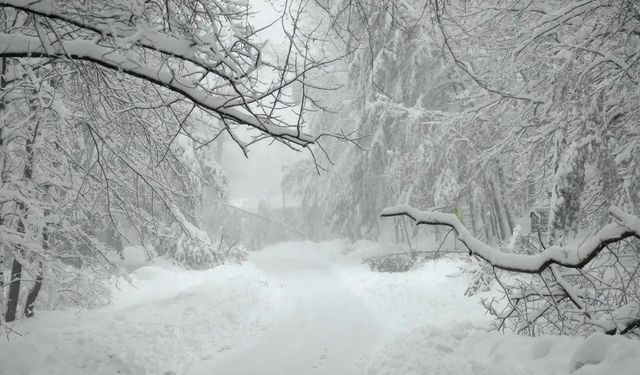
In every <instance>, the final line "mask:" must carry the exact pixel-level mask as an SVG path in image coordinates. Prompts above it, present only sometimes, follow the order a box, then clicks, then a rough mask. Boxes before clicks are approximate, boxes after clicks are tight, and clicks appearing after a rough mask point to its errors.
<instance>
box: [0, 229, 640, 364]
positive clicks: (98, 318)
mask: <svg viewBox="0 0 640 375" xmlns="http://www.w3.org/2000/svg"><path fill="white" fill-rule="evenodd" d="M376 247H378V248H379V247H380V245H376V244H373V243H366V242H363V243H360V244H358V245H357V246H355V247H353V246H352V247H351V248H350V249H349V248H348V247H346V246H344V245H343V244H342V243H341V242H339V241H333V242H325V243H320V244H315V243H311V242H301V243H286V244H280V245H277V246H272V247H269V248H266V249H264V250H263V251H260V252H256V253H254V254H252V256H251V257H250V260H249V262H246V263H245V264H243V265H241V266H223V267H219V268H216V269H214V270H210V271H184V270H180V269H178V268H176V267H173V266H171V265H168V264H163V263H159V264H154V265H147V266H144V267H142V268H139V269H137V270H136V271H135V272H134V273H133V274H132V275H131V276H132V282H133V285H129V284H128V283H126V282H123V281H122V280H121V282H120V283H119V284H118V289H116V290H115V292H114V293H115V294H114V302H113V305H112V306H109V307H107V308H102V309H97V310H93V311H80V312H78V311H63V312H39V314H38V315H37V316H36V318H34V319H29V320H25V321H22V322H19V323H18V324H16V325H14V327H13V328H14V329H15V330H16V331H17V332H19V333H20V334H21V335H22V336H17V335H11V336H10V340H9V341H7V340H5V339H4V338H3V339H2V341H1V342H0V374H1V375H5V374H6V375H14V374H16V375H20V374H29V375H40V374H42V375H45V374H47V375H48V374H52V375H53V374H65V375H76V374H163V375H168V374H176V375H177V374H189V375H200V374H202V375H205V374H229V375H233V374H569V373H575V374H582V375H585V374H636V373H637V369H638V368H640V343H638V342H637V341H632V340H629V339H625V338H620V337H607V336H604V335H593V336H591V337H589V338H587V339H583V338H568V337H539V338H528V337H519V336H513V335H501V334H497V333H487V332H486V331H485V328H486V327H487V326H488V324H489V322H490V318H489V317H487V316H485V315H484V314H483V309H482V308H481V306H480V305H479V303H478V300H477V299H478V298H479V297H474V298H468V297H464V295H463V294H464V290H465V288H466V279H465V275H464V273H463V272H462V270H463V268H465V267H466V266H467V265H466V263H465V261H464V260H452V259H449V260H446V259H445V260H439V261H436V262H431V263H428V264H426V265H424V266H423V267H420V268H419V269H417V270H414V271H411V272H407V273H397V274H385V273H374V272H371V271H369V269H368V267H366V266H364V265H362V264H360V258H361V256H362V255H366V254H370V253H371V252H372V251H376ZM345 250H350V251H348V254H343V253H345V252H346V251H345Z"/></svg>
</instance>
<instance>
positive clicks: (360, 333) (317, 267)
mask: <svg viewBox="0 0 640 375" xmlns="http://www.w3.org/2000/svg"><path fill="white" fill-rule="evenodd" d="M251 261H252V262H253V263H255V264H256V265H257V266H258V267H259V268H262V269H263V270H265V271H266V272H267V273H268V274H269V275H270V276H271V277H273V278H274V279H276V280H278V281H279V283H280V286H281V287H282V289H283V293H284V295H283V300H282V301H281V302H282V304H281V306H283V308H282V309H281V311H279V313H278V323H276V325H275V326H274V327H273V328H272V329H270V330H268V331H267V332H265V335H264V336H263V337H260V338H258V339H257V340H254V342H250V343H248V344H247V345H243V346H242V347H238V348H234V349H232V350H229V351H228V352H225V353H224V355H221V356H219V357H217V358H215V360H212V361H208V362H204V363H201V364H199V365H197V366H195V368H194V369H193V370H192V372H191V373H192V374H202V375H205V374H212V373H214V374H238V375H241V374H247V375H249V374H345V375H347V374H361V373H362V372H363V368H362V366H363V365H364V364H363V363H362V355H364V354H367V353H368V352H370V351H372V350H374V349H375V347H374V345H375V343H376V342H377V340H378V339H380V331H381V330H382V324H381V323H380V322H379V321H377V320H376V318H375V316H374V315H373V314H372V313H371V311H369V309H368V307H367V306H366V305H365V304H364V303H363V302H362V301H361V300H360V298H359V296H356V295H355V294H353V293H352V292H351V291H350V290H349V289H348V288H347V287H346V286H345V285H344V283H343V281H342V280H341V279H340V278H339V277H338V276H337V275H336V274H335V272H334V270H333V269H332V267H331V264H330V263H329V262H323V261H321V260H319V259H312V260H307V259H302V258H299V257H295V256H292V255H291V254H285V255H274V254H271V253H267V254H265V253H257V254H254V255H253V256H252V257H251Z"/></svg>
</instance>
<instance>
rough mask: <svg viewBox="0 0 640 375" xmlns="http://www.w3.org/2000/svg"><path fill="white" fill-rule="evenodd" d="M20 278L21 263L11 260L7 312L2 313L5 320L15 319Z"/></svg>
mask: <svg viewBox="0 0 640 375" xmlns="http://www.w3.org/2000/svg"><path fill="white" fill-rule="evenodd" d="M21 278H22V264H20V262H18V260H17V259H14V260H13V265H12V266H11V281H10V282H9V297H8V298H7V312H6V314H5V315H4V320H5V321H6V322H12V321H14V320H16V311H17V310H18V300H19V298H20V279H21Z"/></svg>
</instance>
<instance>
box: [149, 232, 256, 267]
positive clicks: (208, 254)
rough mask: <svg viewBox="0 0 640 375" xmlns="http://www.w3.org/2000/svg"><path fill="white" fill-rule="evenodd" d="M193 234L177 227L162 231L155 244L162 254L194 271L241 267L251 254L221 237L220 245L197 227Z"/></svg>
mask: <svg viewBox="0 0 640 375" xmlns="http://www.w3.org/2000/svg"><path fill="white" fill-rule="evenodd" d="M188 228H189V232H187V231H186V230H184V229H183V228H181V227H180V226H179V225H178V224H177V223H175V224H174V225H172V226H171V227H170V228H167V229H165V230H163V231H161V232H160V233H159V234H158V236H157V239H156V240H155V241H154V242H155V249H156V251H157V252H158V254H161V255H166V256H167V257H169V258H171V259H173V260H175V261H176V262H177V263H178V264H179V265H181V266H184V267H187V268H190V269H205V268H212V267H215V266H219V265H221V264H225V263H241V262H243V261H244V260H246V257H247V253H246V251H245V249H244V248H242V247H240V246H237V245H236V243H229V242H228V241H225V240H224V237H221V238H220V240H219V241H218V243H217V244H214V243H212V242H211V240H209V236H208V235H207V234H206V233H205V232H204V231H201V230H199V229H197V228H195V227H193V226H190V227H188Z"/></svg>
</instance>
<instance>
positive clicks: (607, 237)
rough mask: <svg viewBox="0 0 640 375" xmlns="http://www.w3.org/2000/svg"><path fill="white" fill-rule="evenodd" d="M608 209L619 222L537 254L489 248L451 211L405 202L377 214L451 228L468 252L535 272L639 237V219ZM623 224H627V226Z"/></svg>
mask: <svg viewBox="0 0 640 375" xmlns="http://www.w3.org/2000/svg"><path fill="white" fill-rule="evenodd" d="M609 212H610V214H611V215H612V216H614V217H615V218H617V219H619V220H620V221H621V223H620V224H618V223H611V224H608V225H606V226H604V227H603V228H602V229H600V231H599V232H598V233H596V234H595V235H594V236H593V237H591V238H589V239H587V240H586V241H584V242H583V243H582V244H581V245H579V246H578V247H575V248H568V247H560V246H551V247H549V248H548V249H546V250H544V251H542V252H541V253H538V254H513V253H505V252H503V251H501V250H499V249H496V248H493V247H491V246H489V245H487V244H486V243H484V242H482V241H480V240H479V239H477V238H475V237H474V236H473V235H472V234H471V232H470V231H469V230H468V229H467V228H466V227H465V226H464V225H463V224H462V223H461V222H460V221H459V220H458V218H457V217H456V216H455V215H454V214H446V213H441V212H430V211H421V210H418V209H416V208H413V207H410V206H408V205H399V206H394V207H389V208H386V209H384V210H383V211H382V214H381V216H382V217H394V216H407V217H409V218H411V219H412V220H413V221H415V222H416V225H421V224H428V225H444V226H448V227H451V228H453V229H454V230H455V231H456V232H457V233H458V239H459V240H460V241H461V242H462V243H463V244H464V245H465V246H466V247H467V248H468V249H469V253H470V254H472V255H476V256H478V257H480V258H482V259H484V260H485V261H487V262H488V263H489V264H491V265H492V266H494V267H496V268H499V269H503V270H507V271H513V272H521V273H531V274H533V273H535V274H539V273H541V272H542V271H544V270H545V269H547V268H548V267H549V266H550V265H552V264H558V265H561V266H564V267H567V268H583V267H584V266H585V265H587V264H588V263H589V262H590V261H591V260H592V259H593V258H594V257H595V256H597V255H598V254H599V253H600V252H601V251H602V250H603V249H604V248H605V247H606V246H607V245H609V244H612V243H615V242H618V241H621V240H623V239H625V238H629V237H636V238H640V232H639V231H637V229H638V228H637V224H638V222H640V220H639V219H638V218H637V217H635V216H633V215H630V214H627V213H624V212H623V211H622V210H621V209H619V208H617V207H611V208H610V209H609ZM627 224H628V225H630V226H631V227H628V226H627Z"/></svg>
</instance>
